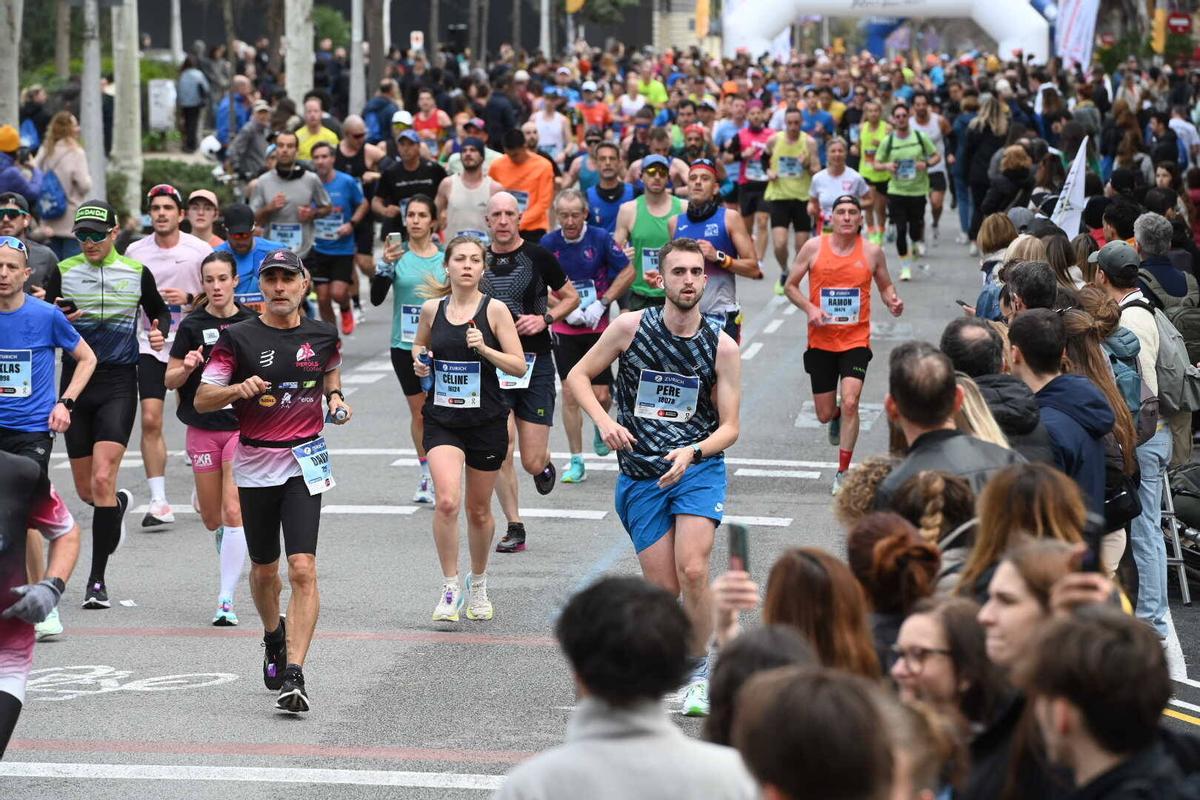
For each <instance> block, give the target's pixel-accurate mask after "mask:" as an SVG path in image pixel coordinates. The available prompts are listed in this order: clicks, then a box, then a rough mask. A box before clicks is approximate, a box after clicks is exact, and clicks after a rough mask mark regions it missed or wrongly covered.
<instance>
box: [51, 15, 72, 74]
mask: <svg viewBox="0 0 1200 800" xmlns="http://www.w3.org/2000/svg"><path fill="white" fill-rule="evenodd" d="M55 7H56V8H55V11H56V13H55V15H54V74H55V75H57V76H58V77H59V78H61V79H62V80H64V81H65V80H66V79H67V78H69V77H71V6H70V5H69V4H68V2H67V0H55Z"/></svg>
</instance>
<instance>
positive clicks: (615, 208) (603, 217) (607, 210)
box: [587, 181, 633, 233]
mask: <svg viewBox="0 0 1200 800" xmlns="http://www.w3.org/2000/svg"><path fill="white" fill-rule="evenodd" d="M608 194H610V192H609V191H608V190H607V189H601V188H600V186H599V185H596V186H593V187H592V188H590V189H588V190H587V201H588V207H589V208H590V209H591V215H590V218H589V219H588V222H589V223H591V224H592V225H595V226H596V227H597V228H604V230H606V231H608V232H609V233H612V232H613V231H615V230H616V229H617V212H619V211H620V210H621V205H622V204H623V203H628V202H629V201H630V200H632V199H633V187H632V186H631V185H629V184H628V183H625V182H624V181H622V182H621V183H619V184H617V191H616V196H615V197H614V198H613V199H612V200H609V199H607V198H606V197H605V195H608Z"/></svg>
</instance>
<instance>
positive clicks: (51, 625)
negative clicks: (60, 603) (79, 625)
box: [33, 607, 63, 642]
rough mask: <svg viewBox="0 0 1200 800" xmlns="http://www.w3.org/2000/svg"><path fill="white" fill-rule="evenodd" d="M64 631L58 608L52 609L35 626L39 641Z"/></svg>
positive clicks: (34, 631)
mask: <svg viewBox="0 0 1200 800" xmlns="http://www.w3.org/2000/svg"><path fill="white" fill-rule="evenodd" d="M62 632H63V626H62V620H61V619H59V617H58V608H57V607H55V608H52V609H50V613H49V614H47V615H46V618H45V619H44V620H42V621H41V622H39V623H38V624H36V625H34V626H33V633H34V635H35V636H36V637H37V640H38V641H39V642H42V641H45V640H46V639H49V638H51V637H53V636H58V635H59V634H61V633H62Z"/></svg>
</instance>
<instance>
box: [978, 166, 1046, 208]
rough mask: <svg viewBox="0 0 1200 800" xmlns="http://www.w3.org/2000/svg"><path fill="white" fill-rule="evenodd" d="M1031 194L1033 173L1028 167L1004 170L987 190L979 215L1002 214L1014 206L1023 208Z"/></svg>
mask: <svg viewBox="0 0 1200 800" xmlns="http://www.w3.org/2000/svg"><path fill="white" fill-rule="evenodd" d="M1032 193H1033V173H1032V172H1030V170H1029V168H1028V167H1020V168H1018V169H1006V170H1004V171H1003V172H1001V173H1000V177H999V178H998V179H997V180H996V181H994V182H993V183H992V185H991V186H990V187H989V188H988V190H987V194H986V195H984V198H983V204H982V205H980V206H979V213H981V214H982V215H983V216H985V217H986V216H987V215H988V214H993V213H996V212H1000V213H1004V212H1005V211H1008V209H1010V208H1012V207H1014V206H1020V207H1022V208H1023V207H1025V206H1027V205H1028V204H1029V196H1030V195H1031V194H1032Z"/></svg>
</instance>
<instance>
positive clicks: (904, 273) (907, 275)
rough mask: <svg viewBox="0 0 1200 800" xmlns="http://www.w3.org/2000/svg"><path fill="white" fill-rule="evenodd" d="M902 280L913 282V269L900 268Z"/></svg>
mask: <svg viewBox="0 0 1200 800" xmlns="http://www.w3.org/2000/svg"><path fill="white" fill-rule="evenodd" d="M900 280H902V281H911V280H912V268H911V267H901V268H900Z"/></svg>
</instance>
